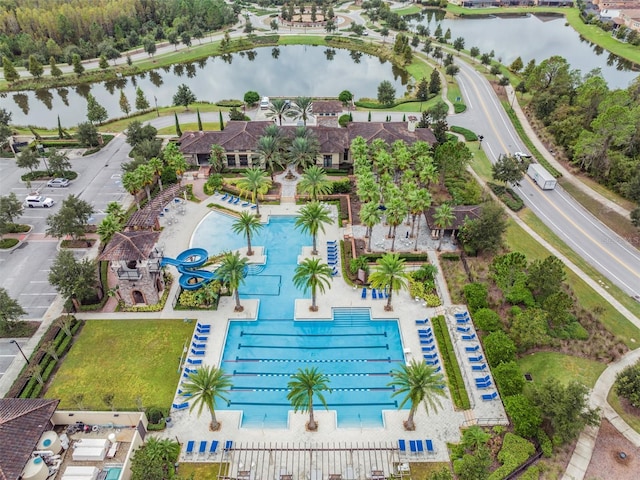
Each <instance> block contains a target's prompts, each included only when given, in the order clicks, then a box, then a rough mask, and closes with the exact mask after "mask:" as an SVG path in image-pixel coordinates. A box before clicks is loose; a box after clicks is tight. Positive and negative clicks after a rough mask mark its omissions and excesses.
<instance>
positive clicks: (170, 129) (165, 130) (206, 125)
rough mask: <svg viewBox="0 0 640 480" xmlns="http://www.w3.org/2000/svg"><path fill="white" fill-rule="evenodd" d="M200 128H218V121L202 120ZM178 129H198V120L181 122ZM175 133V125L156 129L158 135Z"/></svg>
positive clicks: (184, 130) (194, 130)
mask: <svg viewBox="0 0 640 480" xmlns="http://www.w3.org/2000/svg"><path fill="white" fill-rule="evenodd" d="M202 129H203V130H205V131H208V132H210V131H212V130H220V123H219V122H215V123H210V122H202ZM180 130H182V131H183V132H196V131H198V122H193V123H181V124H180ZM175 134H176V126H175V125H171V126H170V127H162V128H159V129H158V135H175Z"/></svg>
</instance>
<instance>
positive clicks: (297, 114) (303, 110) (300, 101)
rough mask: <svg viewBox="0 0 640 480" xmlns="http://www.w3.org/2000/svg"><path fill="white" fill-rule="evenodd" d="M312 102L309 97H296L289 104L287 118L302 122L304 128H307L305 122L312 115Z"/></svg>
mask: <svg viewBox="0 0 640 480" xmlns="http://www.w3.org/2000/svg"><path fill="white" fill-rule="evenodd" d="M312 109H313V100H312V99H311V98H309V97H298V98H296V99H295V100H294V101H293V103H292V104H291V108H290V109H289V112H288V116H289V117H290V118H293V119H294V120H302V122H303V123H304V126H305V127H306V126H307V120H309V117H311V115H312V113H311V112H312Z"/></svg>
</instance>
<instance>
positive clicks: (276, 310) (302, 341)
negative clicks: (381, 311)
mask: <svg viewBox="0 0 640 480" xmlns="http://www.w3.org/2000/svg"><path fill="white" fill-rule="evenodd" d="M233 221H234V219H233V218H232V217H230V216H228V215H224V214H219V213H212V214H209V216H207V217H206V218H205V219H204V220H203V222H201V224H200V225H199V226H198V228H197V229H196V231H195V232H194V235H193V239H192V242H191V246H192V247H202V248H205V249H207V250H208V251H209V253H210V254H215V253H219V252H222V251H225V250H233V249H237V248H241V247H243V246H245V243H246V242H245V240H244V239H243V238H242V237H241V236H239V235H235V234H233V232H232V231H231V224H232V223H233ZM294 223H295V217H272V218H270V221H269V223H268V224H266V225H265V228H263V229H262V230H261V232H260V234H259V235H257V236H256V237H255V239H252V244H253V245H255V246H264V247H265V252H266V255H267V264H266V265H265V266H264V267H263V266H253V267H252V268H250V270H249V275H248V276H247V277H246V282H245V285H244V286H242V287H241V288H240V294H241V295H240V296H241V298H257V299H259V300H260V308H259V311H258V320H257V321H237V320H234V321H231V322H229V327H228V331H227V337H226V339H225V347H224V351H223V354H222V360H221V364H220V366H221V368H223V369H224V371H225V372H226V373H227V374H229V375H231V378H232V382H233V387H232V389H231V392H230V393H229V395H228V397H229V400H230V401H229V403H228V404H227V405H223V404H222V403H220V404H218V405H217V406H216V408H217V409H218V410H242V411H243V416H242V426H243V427H254V428H260V427H266V428H277V427H286V426H287V418H288V412H289V411H290V410H292V408H291V404H290V403H289V401H288V400H287V393H288V389H287V383H288V382H289V380H290V376H291V375H292V374H294V373H296V372H297V371H298V369H300V368H305V367H313V366H316V367H318V369H319V370H320V371H321V372H322V373H324V374H326V375H327V376H328V377H329V380H330V383H329V387H330V388H331V389H332V393H326V394H325V398H326V400H327V403H328V406H329V409H330V410H335V411H336V412H337V420H338V426H339V427H360V426H363V427H368V426H371V427H380V426H382V411H383V410H395V409H397V401H396V399H395V398H391V395H392V394H393V390H392V389H391V388H390V387H388V386H387V384H388V383H389V381H390V380H391V377H390V375H389V374H390V372H391V370H393V369H394V368H395V367H396V366H397V364H398V363H399V362H404V361H405V359H404V354H403V349H402V342H401V338H400V330H399V327H398V322H397V320H372V319H371V317H370V311H369V309H367V308H335V309H333V318H332V319H327V320H321V321H308V320H298V321H294V320H293V318H294V303H295V299H296V298H305V297H307V298H308V297H309V294H306V295H305V294H304V293H303V292H301V291H299V290H298V289H297V288H295V286H294V285H293V281H292V277H293V273H294V271H295V266H296V264H297V260H298V255H299V254H300V253H301V251H302V246H307V245H311V238H310V237H309V236H307V235H304V234H301V233H300V232H299V231H297V230H296V229H295V228H294ZM314 406H315V409H316V411H320V410H322V409H324V407H323V406H322V405H321V404H320V403H319V402H318V401H317V400H315V399H314Z"/></svg>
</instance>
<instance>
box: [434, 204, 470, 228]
mask: <svg viewBox="0 0 640 480" xmlns="http://www.w3.org/2000/svg"><path fill="white" fill-rule="evenodd" d="M452 210H453V215H454V217H455V218H454V220H453V223H452V224H451V226H450V227H448V228H446V229H445V230H460V228H461V227H462V225H464V222H466V221H467V219H469V220H473V219H475V218H478V217H479V216H480V211H481V207H480V205H457V206H455V207H453V209H452ZM435 214H436V207H430V208H429V209H428V210H427V211H426V212H425V214H424V216H425V218H426V219H427V225H429V228H433V229H437V228H438V227H437V226H436V220H435Z"/></svg>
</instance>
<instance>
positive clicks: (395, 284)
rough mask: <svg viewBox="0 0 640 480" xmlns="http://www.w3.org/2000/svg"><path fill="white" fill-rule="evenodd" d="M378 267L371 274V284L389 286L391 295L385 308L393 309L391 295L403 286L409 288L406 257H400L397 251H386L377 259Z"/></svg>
mask: <svg viewBox="0 0 640 480" xmlns="http://www.w3.org/2000/svg"><path fill="white" fill-rule="evenodd" d="M376 264H377V267H376V269H375V271H374V272H373V273H371V275H370V276H369V281H370V282H371V286H372V287H375V288H382V289H384V288H388V289H389V297H388V299H387V305H386V306H385V307H384V309H385V310H387V311H391V310H393V307H392V306H391V297H392V296H393V292H394V291H395V292H399V291H400V290H401V289H403V288H407V274H406V272H405V271H404V259H403V258H400V257H399V256H398V254H397V253H386V254H385V255H383V256H382V257H380V258H379V259H378V260H376Z"/></svg>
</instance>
